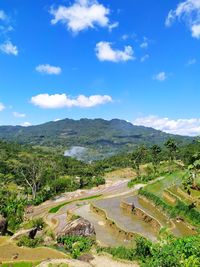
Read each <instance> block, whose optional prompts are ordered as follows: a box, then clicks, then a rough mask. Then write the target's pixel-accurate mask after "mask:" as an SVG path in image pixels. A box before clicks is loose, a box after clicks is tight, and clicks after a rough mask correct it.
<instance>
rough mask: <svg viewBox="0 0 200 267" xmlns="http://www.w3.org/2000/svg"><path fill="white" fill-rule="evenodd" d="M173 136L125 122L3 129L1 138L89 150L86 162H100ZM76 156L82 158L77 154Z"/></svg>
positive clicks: (59, 123) (85, 121) (60, 148)
mask: <svg viewBox="0 0 200 267" xmlns="http://www.w3.org/2000/svg"><path fill="white" fill-rule="evenodd" d="M170 137H171V135H169V134H166V133H163V132H161V131H157V130H154V129H152V128H145V127H140V126H134V125H133V124H131V123H129V122H126V121H123V120H117V119H115V120H111V121H106V120H102V119H96V120H90V119H81V120H78V121H75V120H70V119H65V120H61V121H57V122H49V123H45V124H42V125H38V126H31V127H20V126H13V127H11V126H7V127H6V126H1V127H0V138H1V139H4V140H7V141H12V142H13V141H14V142H19V143H22V144H32V145H36V146H43V147H45V148H47V147H48V148H50V147H54V148H56V149H57V150H58V151H60V152H62V153H64V150H66V149H69V148H70V147H73V146H80V147H83V148H87V149H86V151H85V153H84V154H82V155H81V158H82V159H85V160H89V161H90V160H97V159H101V158H105V157H110V156H112V155H114V154H119V153H122V152H129V151H131V150H133V149H135V148H136V147H137V146H139V145H142V144H145V145H148V146H150V145H152V144H158V145H162V144H163V143H164V142H166V141H167V140H168V139H169V138H170ZM174 138H175V139H176V140H177V141H178V142H181V141H183V142H184V143H188V142H190V141H191V140H192V139H191V138H189V137H181V136H175V137H174ZM74 156H78V157H79V156H80V155H78V154H76V153H75V154H74Z"/></svg>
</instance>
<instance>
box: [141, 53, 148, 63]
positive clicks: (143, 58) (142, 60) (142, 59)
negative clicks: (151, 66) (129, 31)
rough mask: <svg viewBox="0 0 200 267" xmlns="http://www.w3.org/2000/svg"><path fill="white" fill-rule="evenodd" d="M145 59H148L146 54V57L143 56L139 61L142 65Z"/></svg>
mask: <svg viewBox="0 0 200 267" xmlns="http://www.w3.org/2000/svg"><path fill="white" fill-rule="evenodd" d="M147 59H149V55H148V54H146V55H144V56H143V57H141V59H140V61H141V62H142V63H143V62H145V61H146V60H147Z"/></svg>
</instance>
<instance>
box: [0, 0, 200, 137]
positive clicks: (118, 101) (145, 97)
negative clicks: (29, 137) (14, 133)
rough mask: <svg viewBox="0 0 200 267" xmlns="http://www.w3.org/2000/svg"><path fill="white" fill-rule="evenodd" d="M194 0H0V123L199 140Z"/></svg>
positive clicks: (199, 16) (199, 25) (199, 42)
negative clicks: (152, 131) (127, 130)
mask: <svg viewBox="0 0 200 267" xmlns="http://www.w3.org/2000/svg"><path fill="white" fill-rule="evenodd" d="M199 64H200V0H185V1H175V0H168V1H157V0H118V1H116V0H110V1H105V0H98V1H93V0H77V1H74V0H72V1H68V0H58V1H55V0H43V1H40V0H29V1H27V0H20V1H19V0H1V3H0V125H5V124H6V125H8V124H9V125H10V124H11V125H29V124H33V125H34V124H39V123H43V122H46V121H50V120H56V119H63V118H74V119H79V118H82V117H87V118H105V119H112V118H121V119H125V120H129V121H131V122H133V123H135V124H138V125H146V126H153V127H154V128H156V129H161V130H164V131H166V132H172V133H179V134H189V135H197V134H200V119H199V100H200V75H199V70H200V68H199V66H200V65H199Z"/></svg>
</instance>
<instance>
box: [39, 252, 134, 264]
mask: <svg viewBox="0 0 200 267" xmlns="http://www.w3.org/2000/svg"><path fill="white" fill-rule="evenodd" d="M63 263H64V264H68V266H69V267H139V265H138V264H137V263H131V262H126V261H118V260H114V259H113V258H112V257H110V256H105V255H103V256H102V255H101V256H99V255H98V256H97V255H95V256H94V260H92V261H90V263H86V262H82V261H78V260H70V259H68V260H52V261H46V262H42V263H41V264H39V265H38V266H37V267H48V266H49V264H51V266H52V267H58V266H59V264H63Z"/></svg>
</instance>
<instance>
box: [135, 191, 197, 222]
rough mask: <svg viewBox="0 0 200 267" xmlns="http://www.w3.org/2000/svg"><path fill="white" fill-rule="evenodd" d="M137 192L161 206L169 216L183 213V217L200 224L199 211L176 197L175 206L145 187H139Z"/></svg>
mask: <svg viewBox="0 0 200 267" xmlns="http://www.w3.org/2000/svg"><path fill="white" fill-rule="evenodd" d="M139 194H140V195H142V196H145V197H146V198H148V199H149V200H151V201H152V202H153V203H154V204H155V205H156V206H159V207H161V208H162V209H163V210H164V211H165V212H166V213H167V214H168V215H169V216H170V217H172V218H174V217H176V216H178V215H183V216H184V217H185V218H187V219H189V220H190V221H191V222H192V223H193V224H194V225H197V226H200V213H199V211H197V210H196V209H194V208H191V207H190V205H189V206H188V205H187V204H185V203H184V202H182V201H180V200H179V199H177V202H176V206H173V207H172V206H170V205H169V204H167V203H166V202H165V201H164V200H162V198H160V197H159V196H157V195H155V194H153V193H151V192H148V191H147V190H145V189H140V190H139Z"/></svg>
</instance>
